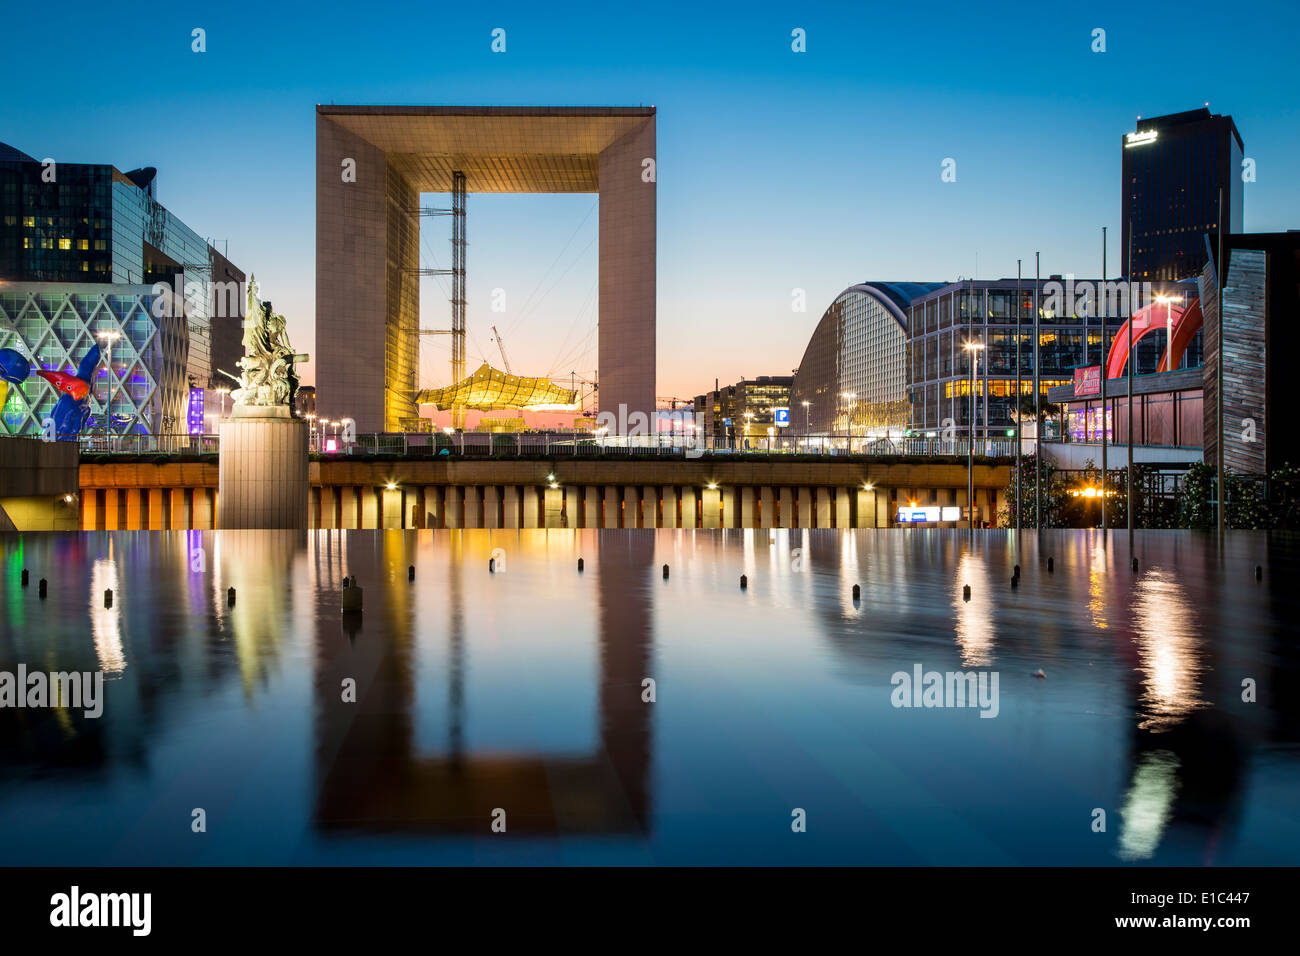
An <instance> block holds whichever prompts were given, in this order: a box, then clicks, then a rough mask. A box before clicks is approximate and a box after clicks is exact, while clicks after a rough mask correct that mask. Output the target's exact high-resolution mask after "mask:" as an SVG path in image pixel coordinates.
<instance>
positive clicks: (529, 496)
mask: <svg viewBox="0 0 1300 956" xmlns="http://www.w3.org/2000/svg"><path fill="white" fill-rule="evenodd" d="M519 498H520V501H521V503H522V506H523V511H524V527H525V528H540V527H542V525H541V524H540V523H539V519H538V514H537V487H536V486H535V485H520V486H519Z"/></svg>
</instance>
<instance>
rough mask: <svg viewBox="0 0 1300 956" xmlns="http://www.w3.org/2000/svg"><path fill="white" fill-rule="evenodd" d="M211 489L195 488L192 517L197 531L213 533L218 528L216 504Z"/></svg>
mask: <svg viewBox="0 0 1300 956" xmlns="http://www.w3.org/2000/svg"><path fill="white" fill-rule="evenodd" d="M213 497H214V495H213V490H212V489H211V488H195V489H194V499H193V508H192V512H191V517H192V519H193V524H194V530H195V531H211V530H212V529H213V528H214V527H216V522H217V516H216V510H217V509H216V502H215V501H213V500H212V499H213Z"/></svg>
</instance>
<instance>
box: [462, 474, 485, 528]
mask: <svg viewBox="0 0 1300 956" xmlns="http://www.w3.org/2000/svg"><path fill="white" fill-rule="evenodd" d="M461 500H462V501H463V502H464V508H465V527H466V528H481V527H483V489H482V487H481V486H479V485H466V486H465V488H464V489H463V494H462V496H461Z"/></svg>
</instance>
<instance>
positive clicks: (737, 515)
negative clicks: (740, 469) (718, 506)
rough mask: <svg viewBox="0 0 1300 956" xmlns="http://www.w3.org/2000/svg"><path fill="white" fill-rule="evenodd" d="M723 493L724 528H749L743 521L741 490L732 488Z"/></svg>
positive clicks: (724, 489)
mask: <svg viewBox="0 0 1300 956" xmlns="http://www.w3.org/2000/svg"><path fill="white" fill-rule="evenodd" d="M722 491H723V494H724V497H723V500H722V526H723V527H724V528H745V527H748V526H747V525H746V524H744V522H742V521H741V507H740V498H741V495H740V489H739V488H738V487H731V488H723V489H722Z"/></svg>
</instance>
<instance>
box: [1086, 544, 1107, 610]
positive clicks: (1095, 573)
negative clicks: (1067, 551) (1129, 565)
mask: <svg viewBox="0 0 1300 956" xmlns="http://www.w3.org/2000/svg"><path fill="white" fill-rule="evenodd" d="M1105 584H1106V549H1105V548H1104V547H1102V546H1101V545H1098V546H1097V547H1095V548H1093V549H1092V555H1091V556H1090V560H1089V561H1088V613H1089V614H1090V615H1092V626H1093V627H1095V628H1096V629H1097V630H1099V631H1104V630H1106V628H1108V627H1110V621H1109V620H1108V619H1107V618H1106V591H1105Z"/></svg>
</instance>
